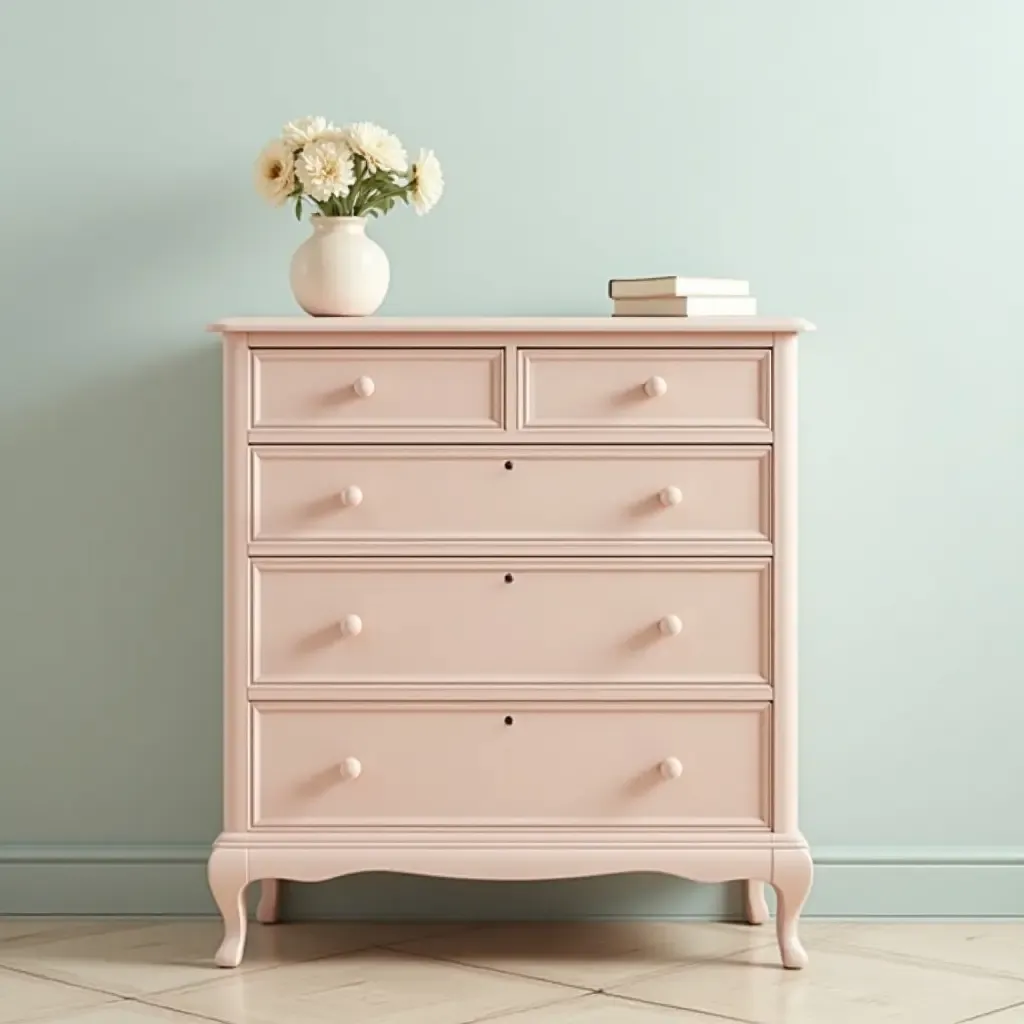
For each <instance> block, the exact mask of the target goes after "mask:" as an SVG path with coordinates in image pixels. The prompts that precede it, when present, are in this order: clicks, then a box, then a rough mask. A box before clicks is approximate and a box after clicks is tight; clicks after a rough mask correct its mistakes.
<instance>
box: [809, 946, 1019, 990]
mask: <svg viewBox="0 0 1024 1024" xmlns="http://www.w3.org/2000/svg"><path fill="white" fill-rule="evenodd" d="M815 948H818V949H825V950H827V951H831V952H836V953H849V954H851V955H854V956H867V957H869V958H871V959H880V960H885V959H889V958H891V959H893V960H897V961H899V962H900V963H907V964H912V965H917V966H919V967H941V968H943V969H945V970H949V969H950V968H956V969H958V971H959V972H962V973H963V974H965V975H968V976H969V977H975V978H978V977H980V978H996V979H998V980H1000V981H1019V982H1021V983H1022V984H1024V971H1022V973H1020V974H1011V973H1009V972H1004V971H990V970H986V969H985V968H984V967H978V966H976V965H974V964H965V963H963V962H962V961H960V960H940V959H937V958H933V957H927V956H921V955H920V954H918V953H903V952H900V951H898V950H889V949H881V948H879V947H877V946H862V945H858V944H856V943H852V942H843V941H840V940H836V939H818V940H817V942H816V945H815Z"/></svg>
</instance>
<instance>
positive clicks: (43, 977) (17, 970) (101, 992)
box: [0, 964, 132, 1024]
mask: <svg viewBox="0 0 1024 1024" xmlns="http://www.w3.org/2000/svg"><path fill="white" fill-rule="evenodd" d="M0 970H4V971H10V972H11V973H12V974H20V975H22V976H23V977H26V978H33V979H34V980H35V981H48V982H50V984H51V985H63V986H64V987H65V988H73V989H77V990H78V991H79V992H91V993H93V994H94V995H98V996H110V998H111V999H121V1000H125V999H131V998H132V997H131V996H126V995H125V994H124V993H123V992H111V991H110V989H108V988H97V987H96V986H95V985H83V984H81V983H80V982H77V981H65V980H64V979H63V978H53V977H51V976H50V975H48V974H39V973H38V972H37V971H30V970H27V969H26V968H24V967H12V966H11V965H10V964H0ZM13 1024H19V1022H18V1021H14V1022H13Z"/></svg>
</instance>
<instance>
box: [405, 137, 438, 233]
mask: <svg viewBox="0 0 1024 1024" xmlns="http://www.w3.org/2000/svg"><path fill="white" fill-rule="evenodd" d="M442 192H444V176H443V175H442V174H441V164H440V161H439V160H438V159H437V157H436V156H434V151H433V150H432V149H421V150H420V155H419V158H418V159H417V160H416V162H415V163H414V164H413V165H412V189H411V190H410V192H409V198H410V199H411V200H412V206H413V209H414V210H415V211H416V212H417V213H418V214H419V215H420V216H422V215H423V214H425V213H429V212H430V211H431V210H432V209H433V208H434V207H435V206H436V205H437V202H438V200H439V199H440V198H441V193H442Z"/></svg>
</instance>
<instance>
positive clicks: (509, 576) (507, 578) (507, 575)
mask: <svg viewBox="0 0 1024 1024" xmlns="http://www.w3.org/2000/svg"><path fill="white" fill-rule="evenodd" d="M515 581H516V578H515V576H513V575H512V573H510V572H507V573H505V582H506V583H515Z"/></svg>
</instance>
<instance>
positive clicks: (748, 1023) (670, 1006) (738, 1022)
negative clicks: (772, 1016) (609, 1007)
mask: <svg viewBox="0 0 1024 1024" xmlns="http://www.w3.org/2000/svg"><path fill="white" fill-rule="evenodd" d="M599 994H600V995H603V996H607V997H608V998H609V999H618V1000H621V1001H622V1002H624V1003H638V1004H640V1005H642V1006H657V1007H658V1008H659V1009H663V1010H685V1011H686V1012H687V1013H696V1014H698V1015H699V1016H701V1017H707V1018H708V1020H710V1021H716V1020H717V1021H725V1022H727V1024H758V1022H757V1021H756V1020H750V1019H749V1018H747V1017H728V1016H726V1015H725V1014H724V1013H714V1012H713V1011H711V1010H698V1009H696V1008H695V1007H693V1006H676V1005H675V1003H659V1002H658V1001H657V1000H656V999H639V998H637V997H636V996H622V995H619V994H618V993H617V992H601V993H599Z"/></svg>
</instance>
